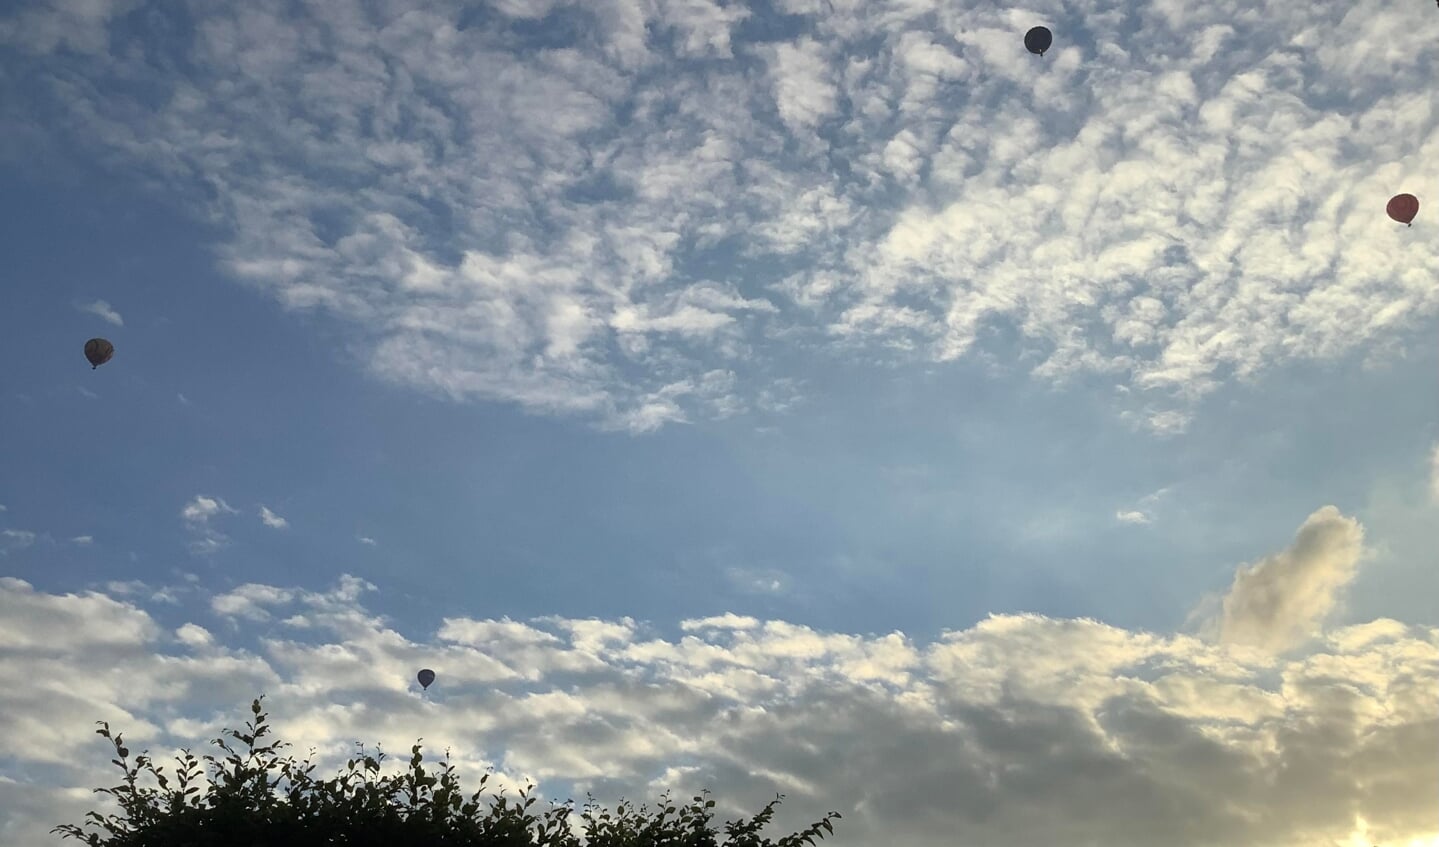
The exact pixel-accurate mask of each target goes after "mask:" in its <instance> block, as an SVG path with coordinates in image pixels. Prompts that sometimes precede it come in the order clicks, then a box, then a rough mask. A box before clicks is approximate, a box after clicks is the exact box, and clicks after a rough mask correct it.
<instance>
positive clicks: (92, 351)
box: [85, 338, 115, 371]
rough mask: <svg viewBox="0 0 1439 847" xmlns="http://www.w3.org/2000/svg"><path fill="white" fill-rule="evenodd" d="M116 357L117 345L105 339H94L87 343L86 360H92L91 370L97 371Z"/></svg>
mask: <svg viewBox="0 0 1439 847" xmlns="http://www.w3.org/2000/svg"><path fill="white" fill-rule="evenodd" d="M113 355H115V345H114V344H111V343H110V342H108V341H106V340H105V339H103V338H92V339H90V340H89V341H86V342H85V358H86V359H89V360H90V370H92V371H93V370H95V369H96V368H98V367H100V366H101V365H103V364H105V363H106V362H108V361H110V357H111V356H113Z"/></svg>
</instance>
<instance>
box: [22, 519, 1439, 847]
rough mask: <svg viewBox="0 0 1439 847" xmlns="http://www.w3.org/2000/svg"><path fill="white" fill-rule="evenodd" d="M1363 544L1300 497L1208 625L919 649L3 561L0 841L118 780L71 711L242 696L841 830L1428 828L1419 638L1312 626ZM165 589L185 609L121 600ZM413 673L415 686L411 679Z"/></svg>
mask: <svg viewBox="0 0 1439 847" xmlns="http://www.w3.org/2000/svg"><path fill="white" fill-rule="evenodd" d="M1361 544H1362V529H1361V528H1360V527H1359V526H1358V524H1357V523H1355V522H1354V521H1353V520H1352V519H1349V518H1346V517H1344V516H1343V515H1341V514H1339V513H1338V512H1337V510H1335V509H1333V507H1325V508H1323V509H1320V510H1318V511H1316V512H1315V513H1314V514H1313V515H1311V516H1310V517H1309V519H1308V520H1306V521H1305V522H1304V524H1303V525H1302V526H1301V527H1300V529H1299V531H1298V533H1297V534H1296V537H1295V540H1294V542H1293V543H1292V544H1291V545H1290V546H1289V547H1287V548H1285V549H1284V550H1282V551H1280V552H1278V553H1275V554H1273V555H1271V556H1268V557H1265V558H1264V559H1261V560H1260V561H1259V562H1257V563H1254V564H1252V565H1246V566H1243V567H1241V568H1240V570H1239V573H1238V575H1237V576H1236V578H1235V580H1234V584H1233V586H1232V587H1231V589H1230V592H1229V594H1228V596H1227V597H1226V598H1225V600H1224V602H1223V608H1222V627H1221V634H1222V638H1221V639H1219V640H1211V639H1205V638H1198V637H1193V636H1189V635H1164V634H1158V633H1151V632H1142V631H1128V630H1124V629H1121V628H1118V627H1114V626H1110V625H1107V624H1104V623H1102V622H1099V621H1095V620H1088V619H1072V620H1066V619H1055V618H1049V617H1045V616H1042V615H1034V614H1006V615H991V616H989V617H988V618H986V619H985V620H982V621H979V622H978V623H976V624H974V625H973V626H970V627H968V628H965V629H962V630H957V631H947V632H944V633H943V634H941V635H940V636H939V637H937V638H936V639H934V640H932V641H930V642H928V643H918V642H916V641H915V640H914V639H912V638H910V637H908V636H906V635H905V634H904V633H901V632H892V633H888V634H882V635H879V634H856V633H843V632H827V631H821V630H816V629H813V628H811V627H807V626H803V625H800V624H795V623H791V622H787V621H783V620H762V619H759V618H755V617H752V616H743V615H737V614H732V613H731V614H724V615H718V616H714V617H708V618H702V619H694V620H685V621H681V622H679V624H678V631H677V632H676V633H675V634H674V635H672V636H666V635H664V634H662V633H660V632H659V631H657V630H656V628H655V627H654V626H652V625H650V624H647V623H644V622H637V621H635V620H633V619H629V618H623V619H619V620H596V619H572V618H563V617H546V618H538V619H534V620H529V621H516V620H511V619H509V618H503V619H500V620H494V619H476V618H468V617H451V618H444V619H443V620H441V621H440V622H439V623H438V626H437V627H436V629H435V630H434V632H433V634H430V635H424V636H414V635H407V634H405V633H403V632H401V631H399V630H398V629H397V628H396V627H395V626H394V625H393V624H392V623H391V622H389V621H388V620H387V619H386V618H385V617H384V616H383V615H381V614H377V613H375V612H374V611H372V610H371V608H370V607H371V605H372V604H373V603H375V602H379V601H382V600H383V594H382V592H380V591H379V589H377V588H376V586H375V585H373V584H371V583H368V582H366V581H364V580H361V579H358V578H355V577H350V576H345V577H342V578H341V579H340V580H339V581H338V582H337V583H336V584H335V585H334V586H333V587H331V588H330V589H328V590H324V591H313V590H307V589H302V588H295V587H288V586H275V585H265V584H258V583H251V584H246V585H241V586H238V587H235V588H233V589H229V590H226V591H223V592H218V593H215V592H212V591H210V590H209V589H206V588H204V587H203V586H200V585H197V584H195V583H194V581H189V582H187V583H186V584H185V585H182V586H175V587H163V588H160V589H159V590H156V589H154V588H151V587H146V586H143V585H138V584H123V585H120V584H117V585H112V586H110V587H109V588H107V590H106V591H104V592H102V591H89V592H86V593H84V594H50V593H46V592H43V591H39V590H36V589H35V588H34V587H33V586H31V585H30V584H28V583H25V582H23V581H21V580H18V579H11V578H5V579H0V761H8V762H15V763H17V766H18V767H17V769H16V770H14V771H13V775H10V774H7V773H6V772H5V769H0V819H3V820H5V821H6V823H4V824H0V835H4V836H5V840H6V843H15V844H40V843H48V842H44V841H43V839H42V834H43V833H44V832H45V830H47V829H48V827H50V826H52V825H54V824H55V823H58V822H61V821H62V820H67V819H70V820H73V819H77V818H79V816H80V814H81V813H82V812H83V810H84V809H85V808H87V807H88V804H91V803H93V802H95V801H93V800H92V799H90V797H89V795H88V794H86V793H84V791H83V790H82V789H84V788H87V787H92V786H95V785H99V784H108V782H106V780H108V779H110V776H109V774H106V773H105V772H104V770H103V767H102V766H103V763H104V761H105V759H106V756H105V755H104V751H103V750H101V749H100V748H99V747H98V746H97V744H96V743H95V741H94V737H93V735H92V733H91V732H90V730H91V728H92V722H93V721H94V720H108V721H111V722H112V723H113V724H115V725H116V727H117V728H120V729H123V730H124V731H125V732H126V734H127V738H129V739H131V744H132V746H133V747H135V748H137V749H140V748H145V747H148V748H150V749H151V750H152V752H165V751H168V750H172V749H174V748H176V747H178V746H180V745H182V744H184V745H194V744H198V743H199V742H201V741H202V740H203V739H205V738H208V737H213V735H214V734H216V733H218V731H219V730H220V729H221V728H222V727H223V726H227V725H233V724H234V723H235V722H236V721H238V720H240V719H241V718H243V715H242V714H240V712H241V711H242V709H243V706H244V704H245V703H246V702H247V700H248V698H249V697H251V696H253V695H255V694H256V693H259V692H266V693H268V700H267V702H268V703H269V705H270V708H271V710H272V712H273V715H274V717H275V719H276V725H277V729H278V730H279V732H280V734H281V737H283V738H284V739H286V740H288V741H291V742H293V743H294V744H295V745H296V747H297V749H299V750H301V751H303V750H305V749H307V748H309V747H311V746H313V747H314V748H316V750H317V751H318V754H319V756H320V758H321V760H322V761H323V762H324V763H325V765H326V766H333V765H334V764H335V763H336V762H338V761H339V760H340V759H341V758H342V757H343V756H344V755H345V754H346V753H347V752H349V751H350V750H352V749H353V748H352V742H353V741H355V740H363V741H365V742H367V743H373V742H380V743H382V744H383V745H384V746H385V747H386V748H387V749H390V750H403V749H407V748H408V745H409V744H411V743H413V742H414V740H415V738H417V737H421V736H422V737H423V738H424V739H425V741H424V743H425V744H426V746H427V748H428V749H430V750H431V751H434V752H439V751H440V750H442V749H443V748H445V747H449V748H451V749H452V750H453V752H454V753H455V754H456V756H457V757H458V758H457V761H458V763H459V765H460V767H461V771H462V773H463V774H465V775H466V776H467V777H468V778H469V779H471V780H473V779H475V778H477V777H478V774H479V772H480V771H481V770H482V769H484V768H486V767H493V768H495V769H496V771H497V773H499V775H500V779H501V783H502V784H505V785H509V786H518V785H521V784H523V783H524V782H525V781H529V780H535V781H538V782H539V785H540V793H541V794H542V795H543V796H545V797H558V798H563V797H575V796H583V793H584V792H585V791H587V790H590V791H594V792H595V793H596V795H597V796H598V797H600V798H601V799H604V800H607V801H609V802H613V801H614V800H615V799H617V798H618V797H619V796H621V795H624V796H628V797H631V798H642V799H653V798H654V797H655V796H656V795H657V794H658V792H659V791H660V790H662V789H664V788H673V789H675V790H676V791H680V792H690V791H698V790H700V789H702V788H710V789H713V790H715V791H716V792H717V794H718V796H719V798H720V800H721V801H722V805H721V808H720V810H719V811H720V812H721V813H723V814H728V815H731V816H733V815H735V814H739V813H741V812H744V811H750V810H752V809H753V808H757V807H758V805H759V804H762V803H763V802H764V801H765V800H767V799H769V798H770V797H772V796H773V794H774V793H775V792H782V793H784V794H785V795H786V796H787V798H788V800H787V803H786V805H785V806H784V807H783V815H782V818H781V819H780V820H779V821H778V824H779V825H780V826H785V827H790V826H794V827H797V826H801V825H803V824H805V823H807V822H808V821H809V820H812V819H814V817H816V816H817V815H819V814H822V813H823V812H825V811H828V810H830V809H838V810H839V811H841V813H843V814H844V816H845V818H844V826H843V828H842V831H841V833H840V837H841V838H842V840H843V843H845V844H853V845H879V844H891V843H896V842H897V841H898V842H900V843H905V844H914V845H936V847H937V845H950V844H955V843H962V844H967V843H984V844H995V845H1027V844H1037V843H1105V844H1110V845H1116V847H1126V845H1134V846H1135V847H1138V845H1150V844H1155V843H1160V842H1162V843H1165V844H1174V845H1181V847H1185V846H1187V845H1196V847H1197V845H1230V844H1251V845H1259V847H1266V845H1274V847H1281V846H1282V847H1290V846H1291V845H1292V847H1299V845H1311V844H1316V843H1320V844H1331V843H1349V840H1350V839H1354V838H1360V837H1363V838H1371V839H1373V840H1374V842H1375V843H1405V841H1406V840H1407V839H1421V838H1428V839H1433V838H1439V830H1436V828H1435V827H1434V821H1433V788H1434V786H1435V785H1436V784H1439V760H1436V759H1435V757H1434V756H1433V755H1432V751H1433V749H1434V748H1435V745H1436V744H1439V715H1436V714H1435V711H1434V708H1433V697H1432V694H1433V691H1434V690H1435V687H1436V685H1439V628H1435V627H1432V626H1417V625H1407V624H1404V623H1401V622H1399V621H1395V620H1388V619H1379V620H1374V621H1370V622H1367V623H1360V624H1356V625H1349V626H1343V627H1337V628H1332V629H1329V630H1322V629H1320V628H1319V624H1320V623H1321V622H1322V620H1323V618H1324V615H1325V613H1326V612H1328V611H1329V610H1330V609H1331V608H1332V606H1333V603H1334V598H1335V597H1336V596H1337V594H1338V592H1339V591H1340V589H1341V588H1342V586H1343V584H1344V582H1345V581H1346V579H1347V575H1348V574H1350V573H1352V570H1353V568H1354V566H1355V564H1356V562H1358V561H1359V560H1360V555H1359V554H1360V552H1361V551H1360V546H1361ZM147 596H148V597H150V600H149V601H145V600H143V599H142V598H145V597H147ZM176 597H184V598H185V610H186V611H185V616H186V617H188V618H189V620H186V621H185V622H183V623H181V624H179V625H178V626H174V625H169V624H167V625H162V624H160V623H159V621H158V620H157V616H156V615H155V614H152V612H151V611H150V610H149V609H148V608H146V605H145V604H146V602H149V603H162V602H167V603H168V602H174V599H175V598H176ZM1276 597H1289V598H1292V599H1290V600H1283V601H1278V600H1276V599H1275V598H1276ZM162 598H163V599H162ZM165 617H166V619H170V620H173V619H174V613H173V608H172V609H171V611H168V612H166V614H165ZM1300 647H1302V648H1303V649H1297V648H1300ZM1281 648H1282V649H1281ZM420 667H430V668H433V669H434V670H435V671H436V673H437V674H438V679H437V681H436V683H435V684H434V685H433V686H431V688H430V691H429V692H428V693H427V694H425V695H424V696H421V694H420V692H419V689H418V686H417V684H416V683H415V682H414V674H415V672H416V670H417V669H418V668H420ZM41 764H43V765H45V766H46V767H47V769H45V770H35V769H32V766H37V765H41ZM41 774H45V775H46V776H41ZM681 796H688V795H685V794H682V795H681ZM67 816H68V817H67ZM46 837H48V836H46ZM1356 843H1357V842H1356ZM1412 843H1421V842H1419V841H1417V840H1415V841H1413V842H1412ZM1423 843H1432V842H1423Z"/></svg>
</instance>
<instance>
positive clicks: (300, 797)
mask: <svg viewBox="0 0 1439 847" xmlns="http://www.w3.org/2000/svg"><path fill="white" fill-rule="evenodd" d="M261 699H263V698H260V699H256V700H255V701H254V702H252V703H251V704H250V712H251V714H252V719H251V720H250V721H249V722H248V723H247V724H246V725H245V730H244V731H243V732H241V731H239V730H234V729H226V730H225V731H224V732H223V733H222V734H221V737H219V738H217V739H215V740H214V741H213V742H212V743H213V744H215V745H216V746H218V747H219V748H220V749H221V750H223V751H224V753H225V756H224V757H223V758H217V757H216V756H213V755H209V754H206V755H204V756H202V757H196V756H195V755H194V754H192V753H191V752H190V750H189V749H188V748H186V749H182V751H181V753H182V755H181V756H179V757H178V758H177V759H176V762H175V770H174V772H173V777H172V776H168V775H166V774H165V772H164V768H163V767H161V766H159V765H156V764H155V763H154V762H153V761H152V760H151V759H150V756H149V755H148V752H149V751H142V752H141V753H140V754H139V755H138V756H136V757H135V759H134V761H133V762H132V761H131V759H130V751H129V749H128V748H126V746H125V743H124V738H123V735H122V734H120V733H115V734H113V735H112V734H111V732H110V725H109V724H108V723H105V722H104V721H98V723H99V724H100V729H97V730H96V731H95V732H96V734H98V735H100V736H102V737H104V738H106V739H108V740H109V741H110V743H111V744H112V745H114V747H115V755H116V758H114V759H112V760H111V761H112V763H113V764H114V765H115V766H117V767H118V768H120V770H121V772H123V773H124V779H123V780H122V781H121V783H120V784H119V785H116V786H114V787H112V788H97V789H95V791H96V793H104V794H109V795H111V796H112V797H114V798H115V800H116V801H117V802H118V803H119V805H120V810H121V812H122V814H120V815H114V814H111V815H108V816H107V815H102V814H100V813H99V812H93V811H92V812H90V813H89V814H87V815H86V821H85V826H88V827H92V829H90V830H88V831H87V830H86V829H84V828H82V827H81V826H77V825H75V824H63V825H61V826H57V827H55V828H54V829H53V830H52V832H57V833H60V834H62V835H63V836H64V837H65V838H75V839H79V840H80V841H83V842H84V843H85V844H87V845H89V847H289V845H306V847H309V845H327V844H328V845H346V847H371V846H372V845H373V847H379V845H385V847H399V846H400V845H410V844H415V845H425V847H581V843H582V842H581V840H580V838H579V837H578V836H577V835H576V834H575V833H574V831H573V828H572V824H571V822H570V815H571V814H572V813H573V812H574V804H573V802H569V801H567V802H566V803H564V804H563V805H556V804H551V805H550V808H549V809H547V810H546V811H545V812H544V813H543V814H535V813H533V812H531V807H532V806H533V805H534V804H535V802H536V798H535V797H533V796H531V791H532V790H533V789H534V786H533V785H529V786H527V787H526V788H524V789H522V790H521V791H520V792H519V801H518V802H511V801H510V799H509V798H507V797H506V796H505V795H504V792H503V791H499V792H496V793H493V794H492V797H493V798H494V801H493V802H492V803H491V804H490V805H489V807H488V809H487V810H485V812H484V813H483V814H482V813H481V797H482V795H483V794H484V791H485V783H486V782H487V781H488V780H489V778H490V773H486V774H484V775H483V776H482V777H480V785H479V788H478V789H476V790H475V792H474V793H473V794H471V795H469V796H468V797H466V796H465V795H464V794H463V793H462V792H461V790H460V785H459V779H458V777H457V776H456V774H455V769H454V768H453V767H452V766H451V765H450V762H449V753H448V752H446V754H445V760H444V762H443V764H442V765H441V766H440V767H439V768H437V769H427V768H426V766H425V764H424V757H423V755H422V754H421V752H420V744H419V742H418V741H416V743H415V746H414V747H413V748H411V751H410V766H409V769H408V770H405V771H403V772H401V773H398V774H390V775H386V776H381V775H380V763H381V762H382V761H384V758H385V754H384V753H383V752H381V751H380V750H379V748H378V746H377V747H376V750H375V753H374V754H373V755H370V754H367V753H366V752H365V749H364V748H363V747H360V750H359V753H358V755H357V756H356V757H354V758H351V759H350V760H349V761H348V762H347V763H346V764H345V766H344V767H342V768H341V769H340V771H339V773H338V774H337V775H336V776H334V777H331V778H329V779H317V778H315V776H314V775H313V774H314V770H315V767H316V766H315V764H314V763H313V762H312V761H311V758H310V757H313V755H314V751H313V750H311V751H310V757H307V758H306V759H305V760H304V761H303V762H300V761H296V760H295V759H294V757H292V756H284V757H282V756H281V755H280V752H279V751H280V750H281V749H283V748H285V747H289V746H290V745H289V744H286V743H285V742H282V741H278V740H273V739H267V736H271V735H272V730H271V728H270V726H269V724H268V723H266V713H265V712H264V711H263V710H262V708H261V705H260V700H261ZM231 741H237V742H239V743H240V745H243V746H241V747H240V748H239V749H238V750H237V749H236V748H235V747H232V746H231V744H230V742H231ZM202 761H203V762H204V767H202V764H201V763H202ZM150 783H153V784H150ZM705 794H708V792H705ZM783 799H784V795H778V796H776V797H775V799H774V800H772V801H770V802H769V804H768V805H766V806H765V807H764V809H762V810H761V811H760V812H759V813H758V814H756V815H755V816H754V817H752V818H749V819H744V818H741V819H740V820H737V821H732V822H729V823H726V824H725V826H724V835H725V840H724V841H723V842H720V841H718V840H717V836H718V834H719V833H718V832H716V830H715V829H714V828H713V827H712V826H711V824H710V821H711V819H712V817H713V813H712V812H711V811H710V810H711V809H713V808H714V806H715V801H713V800H709V799H706V797H705V796H696V797H695V798H694V799H693V801H692V802H691V803H689V804H688V805H683V806H678V805H676V804H674V803H671V802H670V799H669V794H668V793H666V794H664V795H663V796H662V802H661V804H660V806H659V807H658V808H657V809H656V810H655V811H654V812H653V813H651V812H650V811H649V810H648V809H647V808H646V807H645V806H640V807H639V808H638V809H636V808H635V807H633V806H632V805H630V804H628V803H627V802H625V801H623V800H621V802H620V804H619V806H618V807H617V808H616V809H615V811H614V812H613V813H612V812H610V811H609V810H607V809H605V808H603V807H601V806H600V805H598V804H597V803H595V802H594V799H593V797H588V798H587V800H586V802H585V805H584V806H583V807H582V808H581V813H580V816H579V817H580V820H581V821H583V824H584V826H583V828H584V832H585V840H584V842H583V843H584V844H586V845H588V847H721V845H724V847H800V845H802V844H807V845H811V847H813V845H814V844H815V841H816V839H823V838H824V836H825V833H829V834H831V835H833V834H834V826H833V824H831V823H830V821H831V820H832V819H838V818H839V817H840V814H839V813H838V812H830V813H829V814H828V815H825V817H824V818H823V819H822V820H820V821H817V822H816V823H814V824H812V825H810V827H809V828H808V829H805V830H802V831H800V832H796V833H792V834H790V835H786V836H784V837H783V838H780V839H779V840H778V841H771V840H770V839H768V838H763V837H761V836H760V834H759V833H760V830H761V829H763V828H764V827H765V826H766V825H768V824H769V822H770V820H771V818H773V817H774V810H775V807H776V806H778V805H779V803H780V801H781V800H783Z"/></svg>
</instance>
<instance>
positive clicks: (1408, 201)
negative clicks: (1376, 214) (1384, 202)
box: [1385, 194, 1419, 226]
mask: <svg viewBox="0 0 1439 847" xmlns="http://www.w3.org/2000/svg"><path fill="white" fill-rule="evenodd" d="M1385 211H1387V212H1388V213H1389V217H1391V218H1393V219H1394V220H1396V221H1398V222H1399V223H1401V224H1407V225H1408V226H1413V225H1414V223H1413V222H1414V216H1415V215H1417V214H1419V198H1418V197H1415V196H1414V195H1413V194H1395V195H1394V196H1393V197H1391V198H1389V206H1388V207H1387V208H1386V209H1385Z"/></svg>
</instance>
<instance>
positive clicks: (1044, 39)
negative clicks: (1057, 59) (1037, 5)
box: [1024, 26, 1054, 56]
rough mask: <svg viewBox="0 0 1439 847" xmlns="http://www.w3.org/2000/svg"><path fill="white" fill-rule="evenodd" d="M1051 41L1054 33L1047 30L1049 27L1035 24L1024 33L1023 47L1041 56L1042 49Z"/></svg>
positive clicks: (1046, 47) (1047, 47) (1042, 53)
mask: <svg viewBox="0 0 1439 847" xmlns="http://www.w3.org/2000/svg"><path fill="white" fill-rule="evenodd" d="M1053 43H1054V33H1052V32H1050V31H1049V27H1044V26H1037V27H1035V28H1034V29H1031V30H1030V31H1029V32H1026V33H1025V34H1024V49H1026V50H1028V51H1029V52H1031V53H1036V54H1038V55H1040V56H1043V55H1044V51H1045V50H1048V49H1049V45H1051V44H1053Z"/></svg>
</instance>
